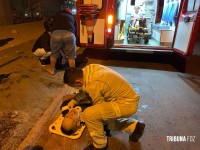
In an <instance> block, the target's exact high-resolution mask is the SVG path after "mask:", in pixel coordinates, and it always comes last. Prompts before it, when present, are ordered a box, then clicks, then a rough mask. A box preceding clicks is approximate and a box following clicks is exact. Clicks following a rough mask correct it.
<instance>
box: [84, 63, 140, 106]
mask: <svg viewBox="0 0 200 150" xmlns="http://www.w3.org/2000/svg"><path fill="white" fill-rule="evenodd" d="M83 76H84V77H83V78H84V85H83V87H82V90H83V91H85V92H86V93H88V94H89V96H90V98H91V99H92V103H93V104H98V103H101V102H104V101H115V100H123V99H124V100H125V99H129V100H133V101H134V100H135V99H138V97H139V95H138V94H137V93H136V92H135V91H134V89H133V88H132V86H131V85H130V84H129V83H128V81H127V80H126V79H125V78H123V77H122V76H121V75H120V74H118V73H117V72H115V71H114V70H112V69H110V68H108V67H105V66H102V65H99V64H91V65H88V66H86V67H84V68H83Z"/></svg>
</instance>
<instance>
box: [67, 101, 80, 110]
mask: <svg viewBox="0 0 200 150" xmlns="http://www.w3.org/2000/svg"><path fill="white" fill-rule="evenodd" d="M77 103H78V102H77V101H75V100H73V99H72V100H71V101H70V102H69V103H68V105H67V106H68V108H69V110H70V109H72V108H74V106H75V105H76V104H77Z"/></svg>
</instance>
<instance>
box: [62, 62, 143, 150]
mask: <svg viewBox="0 0 200 150" xmlns="http://www.w3.org/2000/svg"><path fill="white" fill-rule="evenodd" d="M64 83H66V84H67V85H68V86H71V87H75V88H79V90H80V91H81V92H80V93H78V94H76V95H75V97H74V98H73V99H72V100H71V101H70V102H69V103H68V107H69V108H70V109H73V107H74V106H75V105H76V104H78V103H79V102H80V100H82V99H84V98H85V97H90V98H91V102H92V106H89V107H87V108H86V109H85V110H84V112H83V119H84V121H85V124H86V126H87V128H88V131H89V133H90V136H91V137H92V139H93V144H91V145H89V146H88V147H86V148H85V150H98V149H100V150H104V149H107V147H108V142H107V136H106V134H105V131H104V125H107V126H108V128H109V129H110V130H112V131H113V130H114V131H125V132H129V133H130V136H129V139H130V140H131V141H133V142H137V141H138V139H139V138H140V137H141V136H142V134H143V131H144V128H145V124H144V122H142V121H137V120H135V119H133V118H131V116H132V115H133V114H135V113H136V111H137V108H138V103H139V99H140V96H139V95H138V94H137V93H136V92H135V91H134V89H133V88H132V86H131V85H130V84H129V83H128V81H127V80H126V79H125V78H123V77H122V76H121V75H120V74H118V73H117V72H116V71H114V70H112V69H110V68H108V67H105V66H102V65H99V64H90V65H88V66H86V67H84V68H83V69H80V68H69V69H67V70H66V71H65V73H64ZM77 113H78V112H77ZM76 116H77V117H78V116H79V115H78V114H76V115H73V117H70V118H68V120H70V119H71V120H72V121H76V119H74V118H75V117H76ZM128 117H129V118H128ZM76 122H77V121H76ZM76 125H77V124H76ZM73 128H74V127H73Z"/></svg>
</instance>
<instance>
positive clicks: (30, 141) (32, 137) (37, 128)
mask: <svg viewBox="0 0 200 150" xmlns="http://www.w3.org/2000/svg"><path fill="white" fill-rule="evenodd" d="M71 89H72V88H70V87H68V86H67V85H64V87H63V88H62V91H61V92H59V93H58V95H57V96H56V97H55V98H54V100H53V101H52V103H51V105H50V106H49V107H48V108H47V110H46V111H45V112H44V113H43V115H42V116H41V117H40V118H39V120H38V121H37V123H36V124H35V125H34V127H33V128H32V129H31V131H30V132H29V134H28V135H27V137H26V138H25V139H24V140H23V141H22V143H21V144H20V145H19V146H18V147H17V149H16V150H31V149H32V148H33V146H35V144H36V142H37V140H38V139H39V138H40V136H41V135H42V133H43V132H44V129H45V127H46V126H47V124H48V122H49V120H50V119H51V118H52V117H53V116H54V114H55V113H56V112H57V111H58V109H59V107H58V106H60V105H61V103H62V98H63V96H64V95H66V94H68V93H70V91H71Z"/></svg>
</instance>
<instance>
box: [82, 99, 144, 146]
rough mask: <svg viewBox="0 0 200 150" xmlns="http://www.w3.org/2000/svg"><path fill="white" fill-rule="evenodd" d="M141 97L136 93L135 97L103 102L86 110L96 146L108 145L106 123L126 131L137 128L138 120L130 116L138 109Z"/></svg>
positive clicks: (85, 118)
mask: <svg viewBox="0 0 200 150" xmlns="http://www.w3.org/2000/svg"><path fill="white" fill-rule="evenodd" d="M139 98H140V97H139V95H136V97H135V98H133V99H118V100H116V101H109V102H102V103H99V104H96V105H93V106H90V107H88V108H86V109H85V110H84V112H83V117H84V121H85V123H86V126H87V128H88V130H89V132H90V136H91V137H92V139H93V145H94V147H96V148H104V147H105V146H106V145H107V137H106V135H105V131H104V125H106V124H107V125H108V127H110V130H115V131H125V132H133V131H134V130H135V126H136V124H137V121H136V120H134V119H131V118H130V116H132V115H133V114H134V113H135V112H136V111H137V108H138V103H139ZM128 117H129V118H128Z"/></svg>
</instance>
